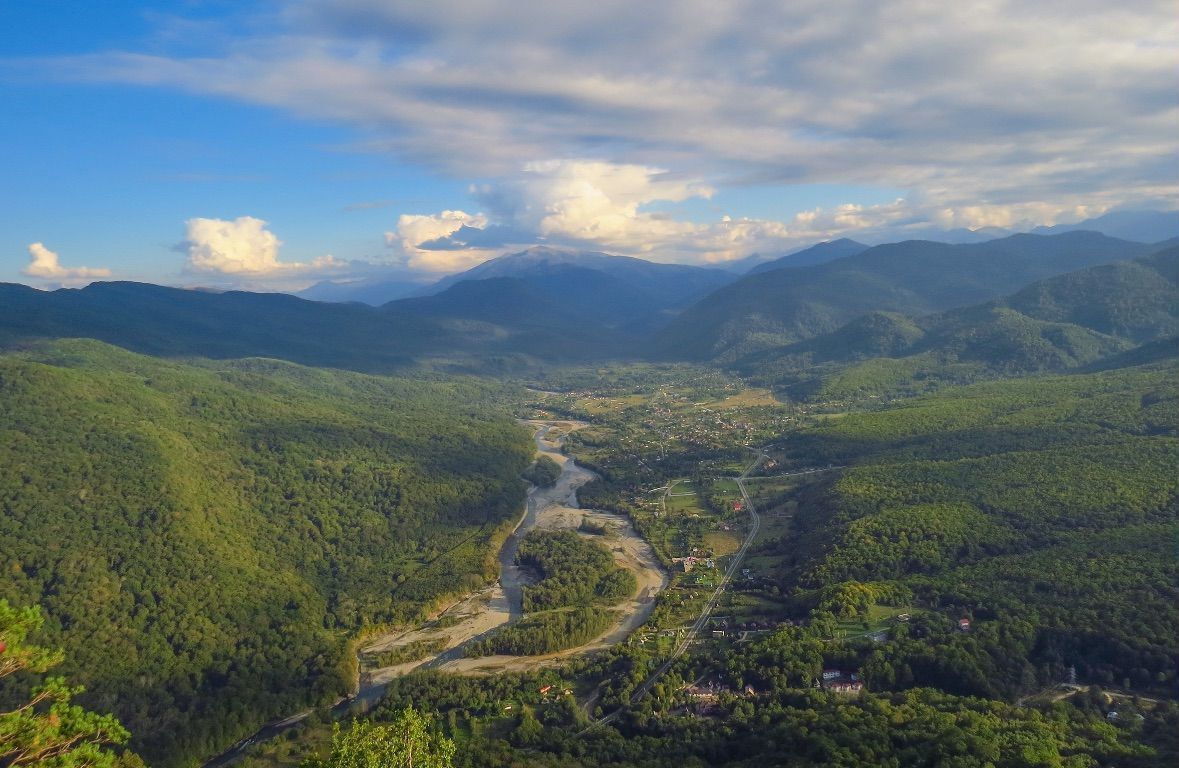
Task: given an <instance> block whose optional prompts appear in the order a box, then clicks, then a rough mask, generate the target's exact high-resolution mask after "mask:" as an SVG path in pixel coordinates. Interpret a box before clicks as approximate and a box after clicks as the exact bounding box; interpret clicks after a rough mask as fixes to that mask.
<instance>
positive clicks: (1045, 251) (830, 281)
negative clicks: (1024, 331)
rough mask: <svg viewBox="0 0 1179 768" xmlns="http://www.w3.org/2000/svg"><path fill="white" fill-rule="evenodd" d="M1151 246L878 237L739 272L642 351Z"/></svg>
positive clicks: (837, 321)
mask: <svg viewBox="0 0 1179 768" xmlns="http://www.w3.org/2000/svg"><path fill="white" fill-rule="evenodd" d="M1149 250H1150V248H1149V246H1146V245H1143V244H1141V243H1134V242H1129V241H1125V240H1117V239H1115V238H1111V237H1107V236H1105V235H1101V234H1098V233H1095V232H1069V233H1065V234H1061V235H1048V236H1044V235H1013V236H1011V237H1007V238H1002V239H999V240H992V241H990V242H987V243H978V244H967V245H948V244H946V243H935V242H929V241H920V240H913V241H907V242H903V243H892V244H888V245H879V246H876V247H874V248H868V249H866V250H864V251H861V252H860V253H857V254H855V255H853V256H846V257H844V258H840V259H835V260H833V261H828V262H825V263H821V264H817V265H814V266H809V267H797V268H792V269H776V270H770V271H767V272H759V273H755V274H750V275H747V276H746V277H744V278H742V279H741V280H738V281H737V282H735V283H732V284H730V285H727V286H725V287H723V288H721V289H719V290H717V291H715V292H714V293H712V294H711V295H709V296H708V297H706V298H705V299H703V300H701V301H699V302H697V303H696V304H694V305H693V306H691V307H689V308H688V309H687V310H685V311H684V312H683V313H681V314H680V315H679V316H678V317H676V318H675V319H674V320H673V321H672V322H671V323H669V324H668V325H667V327H665V328H663V329H662V330H660V331H659V332H658V333H657V334H656V335H655V337H654V338H653V340H652V344H651V347H650V351H651V353H652V354H653V355H655V356H658V357H661V358H664V359H675V358H687V359H692V360H715V361H721V362H730V361H733V360H735V359H737V358H739V357H742V356H744V355H748V354H750V353H752V352H755V351H757V350H759V349H767V348H772V347H775V346H781V345H785V344H790V343H793V342H796V341H801V340H803V339H806V338H810V337H812V336H817V335H819V334H822V333H827V332H830V331H834V330H835V329H837V328H839V327H840V326H841V325H843V324H844V323H846V322H848V321H850V320H852V319H854V318H856V317H859V316H860V315H864V314H867V313H869V312H878V311H884V312H900V313H903V314H908V315H920V314H929V313H932V312H938V311H942V310H946V309H950V308H952V307H957V306H966V305H970V304H974V303H978V302H981V301H986V300H988V299H992V298H995V297H997V296H1001V295H1003V294H1006V293H1010V292H1012V291H1015V290H1018V289H1019V288H1021V287H1023V286H1024V285H1027V284H1028V283H1030V282H1032V281H1034V280H1038V279H1042V278H1045V277H1049V276H1052V275H1055V274H1061V273H1063V272H1068V271H1071V270H1075V269H1080V268H1082V267H1088V266H1094V265H1097V264H1103V263H1107V262H1112V261H1119V260H1123V259H1130V258H1134V257H1137V256H1141V255H1143V254H1144V253H1146V252H1147V251H1149Z"/></svg>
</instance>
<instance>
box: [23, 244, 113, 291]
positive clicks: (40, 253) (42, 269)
mask: <svg viewBox="0 0 1179 768" xmlns="http://www.w3.org/2000/svg"><path fill="white" fill-rule="evenodd" d="M21 274H23V275H26V276H28V277H35V278H38V279H40V280H49V281H54V282H57V283H60V284H62V285H73V284H77V283H84V282H89V281H90V280H94V279H95V278H99V277H110V276H111V271H110V270H109V269H106V268H101V267H100V268H92V267H63V266H62V265H61V260H60V259H59V258H58V255H57V254H56V253H54V252H53V251H51V250H49V249H48V248H46V247H45V245H44V244H43V243H30V244H29V264H28V266H26V267H25V268H24V269H22V270H21Z"/></svg>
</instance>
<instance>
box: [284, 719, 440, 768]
mask: <svg viewBox="0 0 1179 768" xmlns="http://www.w3.org/2000/svg"><path fill="white" fill-rule="evenodd" d="M453 757H454V742H453V741H451V740H450V739H448V738H446V737H445V736H442V735H440V734H438V733H437V732H435V731H434V730H433V729H432V728H431V722H430V718H429V717H428V716H426V715H424V714H422V713H419V712H417V711H416V710H414V709H412V708H409V707H407V708H405V709H404V710H402V711H401V713H400V714H398V715H397V718H396V719H395V720H393V722H391V723H387V724H383V725H376V724H374V723H371V722H367V721H359V722H357V723H356V724H355V725H353V726H352V728H350V729H349V730H347V731H341V730H340V725H339V723H337V724H336V726H335V729H334V730H333V732H332V751H331V754H330V755H329V756H328V757H327V758H326V759H318V758H315V759H311V760H307V761H306V762H304V763H303V768H451V765H452V763H451V760H452V758H453Z"/></svg>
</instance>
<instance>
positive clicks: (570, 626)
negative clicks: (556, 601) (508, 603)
mask: <svg viewBox="0 0 1179 768" xmlns="http://www.w3.org/2000/svg"><path fill="white" fill-rule="evenodd" d="M614 619H615V614H614V612H613V611H610V610H607V609H605V608H595V607H593V606H581V607H577V608H568V609H562V610H558V611H546V612H544V613H537V614H534V615H532V616H528V617H526V618H524V619H522V620H521V621H519V622H518V623H516V624H512V625H510V626H507V627H504V628H503V629H501V630H498V631H497V632H495V633H493V634H492V635H491V636H490V637H488V638H485V639H483V640H480V641H478V642H476V643H473V644H472V645H471V646H470V647H469V648H468V650H467V655H468V656H473V657H474V656H494V655H496V654H505V655H508V656H542V655H544V654H546V653H556V652H557V651H563V650H565V649H566V648H576V647H577V646H579V645H584V644H585V643H588V642H589V641H590V640H593V639H594V638H595V637H597V636H598V635H600V634H602V633H603V632H605V631H606V630H607V629H609V628H610V625H611V624H613V623H614Z"/></svg>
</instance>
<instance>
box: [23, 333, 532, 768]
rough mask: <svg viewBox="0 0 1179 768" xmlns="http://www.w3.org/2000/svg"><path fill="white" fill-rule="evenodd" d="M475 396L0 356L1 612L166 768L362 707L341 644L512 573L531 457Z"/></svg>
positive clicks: (253, 363)
mask: <svg viewBox="0 0 1179 768" xmlns="http://www.w3.org/2000/svg"><path fill="white" fill-rule="evenodd" d="M500 397H501V393H500V391H499V390H497V389H495V388H493V387H490V386H488V385H484V384H480V383H477V382H474V381H465V380H455V381H449V382H445V383H443V382H428V381H409V380H404V379H387V378H378V377H370V376H364V375H359V374H350V373H344V372H337V371H325V370H316V369H309V368H301V367H299V366H295V365H290V364H286V363H280V362H277V361H268V360H247V361H239V362H200V361H195V362H188V363H180V362H171V361H163V360H158V359H153V358H148V357H142V356H139V355H134V354H131V353H128V352H125V351H123V350H119V349H117V348H115V347H110V346H106V345H103V344H100V343H98V342H90V341H59V342H55V343H52V344H48V345H45V346H42V347H36V348H33V349H28V350H25V351H22V352H14V353H9V354H4V355H0V562H2V563H3V564H4V569H5V573H4V578H3V579H0V598H6V599H8V600H10V601H12V602H13V603H16V604H25V605H31V604H40V605H41V606H43V608H44V610H45V613H46V623H45V634H46V638H45V639H46V641H47V642H50V643H52V644H59V645H62V646H64V647H65V648H66V650H67V653H68V661H67V662H66V664H65V665H64V667H63V671H64V672H65V673H66V674H67V675H68V676H69V677H70V678H71V679H73V680H77V681H78V682H79V683H82V684H84V685H85V686H86V688H87V692H86V693H85V694H84V695H83V696H82V697H81V698H80V701H82V703H83V704H84V705H85V706H87V707H91V708H94V709H97V710H99V711H112V712H114V713H116V714H117V716H118V717H119V719H120V720H121V721H122V722H123V723H124V724H125V725H126V726H127V727H128V728H129V729H130V730H131V732H132V733H133V734H134V738H133V741H132V747H133V748H134V749H135V750H136V751H137V752H140V753H141V754H143V755H144V757H145V758H146V759H148V760H149V762H151V763H152V764H153V765H162V766H169V765H178V764H184V763H188V762H191V761H193V760H195V759H198V758H201V757H205V756H208V755H210V754H212V753H215V752H217V751H218V750H220V749H223V748H224V747H225V746H227V745H229V744H231V743H233V742H234V741H236V740H237V739H239V738H241V737H243V736H245V735H247V734H248V733H250V732H252V731H253V730H255V729H256V728H257V727H258V726H260V725H261V724H262V723H264V722H266V721H267V720H270V719H273V718H275V717H278V716H283V715H287V714H290V713H291V712H293V711H298V710H299V709H301V708H304V707H306V706H308V705H312V704H316V703H322V702H325V701H330V700H333V699H334V698H336V697H338V696H340V695H342V694H344V693H345V692H347V690H348V689H349V687H350V685H351V682H352V679H353V675H354V664H355V660H354V659H353V658H350V653H348V652H347V649H346V646H345V641H346V639H347V637H348V636H349V635H350V634H351V633H352V632H353V631H354V630H357V629H359V628H361V627H363V626H365V625H366V624H372V623H380V622H398V621H404V620H407V619H412V618H415V617H417V616H418V615H420V614H423V613H424V612H426V611H427V610H428V609H429V608H430V607H431V606H433V605H434V604H436V602H437V601H439V600H441V599H443V598H444V597H445V596H446V595H448V594H453V593H455V592H459V591H464V590H466V589H468V588H469V587H471V586H475V585H481V584H483V583H485V581H486V580H487V579H488V578H493V577H494V575H495V573H496V563H495V557H494V552H493V546H492V545H493V544H494V543H496V542H498V541H499V540H500V539H501V537H502V536H503V533H504V530H503V529H504V526H505V525H506V524H508V523H509V521H510V520H511V519H512V518H513V517H514V516H515V515H517V514H518V512H519V508H520V505H521V503H522V502H523V491H524V485H523V483H522V482H521V481H520V480H519V476H520V473H521V472H522V471H523V470H524V469H525V468H526V467H527V466H528V463H529V462H530V461H531V458H532V456H531V454H532V446H531V444H530V442H529V441H528V439H527V435H526V434H525V433H524V431H523V430H521V429H520V428H519V427H518V426H517V425H516V424H515V423H514V422H513V421H512V420H511V419H510V418H508V417H507V416H506V414H504V413H503V412H502V411H501V410H500V409H499V406H498V405H497V404H496V403H497V400H499V399H500Z"/></svg>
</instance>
